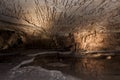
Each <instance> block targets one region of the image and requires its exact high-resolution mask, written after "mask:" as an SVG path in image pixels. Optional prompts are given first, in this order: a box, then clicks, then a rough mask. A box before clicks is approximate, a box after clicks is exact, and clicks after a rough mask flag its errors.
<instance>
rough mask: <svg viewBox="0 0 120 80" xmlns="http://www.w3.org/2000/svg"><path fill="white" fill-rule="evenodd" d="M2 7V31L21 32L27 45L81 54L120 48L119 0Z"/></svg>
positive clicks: (25, 0) (20, 1) (28, 0)
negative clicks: (62, 49)
mask: <svg viewBox="0 0 120 80" xmlns="http://www.w3.org/2000/svg"><path fill="white" fill-rule="evenodd" d="M0 7H1V8H0V29H2V30H6V29H7V30H12V31H15V32H17V33H18V34H19V35H20V36H22V40H23V43H24V44H30V43H31V45H33V46H36V45H34V44H37V45H38V46H41V48H54V49H59V48H64V49H69V50H77V51H78V52H79V51H97V50H119V49H120V44H119V43H120V37H119V36H120V1H119V0H11V1H9V0H2V1H0ZM0 40H1V43H3V42H2V41H3V40H2V39H1V37H0ZM0 46H1V45H0Z"/></svg>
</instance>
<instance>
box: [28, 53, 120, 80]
mask: <svg viewBox="0 0 120 80" xmlns="http://www.w3.org/2000/svg"><path fill="white" fill-rule="evenodd" d="M28 65H32V66H42V67H43V68H46V69H50V70H60V71H62V72H63V73H64V74H69V75H72V76H74V77H77V78H80V79H82V80H120V57H119V56H116V57H112V59H100V58H99V59H92V58H74V57H71V56H64V55H58V54H47V55H46V54H45V55H40V56H37V57H36V59H35V60H34V62H32V63H30V64H28ZM26 66H27V65H26Z"/></svg>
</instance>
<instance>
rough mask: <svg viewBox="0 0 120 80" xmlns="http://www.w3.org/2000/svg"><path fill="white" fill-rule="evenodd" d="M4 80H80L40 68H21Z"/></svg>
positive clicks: (13, 71)
mask: <svg viewBox="0 0 120 80" xmlns="http://www.w3.org/2000/svg"><path fill="white" fill-rule="evenodd" d="M5 80H80V79H76V78H73V77H72V76H65V75H64V74H62V73H61V72H60V71H55V70H46V69H43V68H41V67H33V66H29V67H23V68H19V69H17V70H12V71H11V72H9V74H8V76H7V77H6V79H5Z"/></svg>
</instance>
